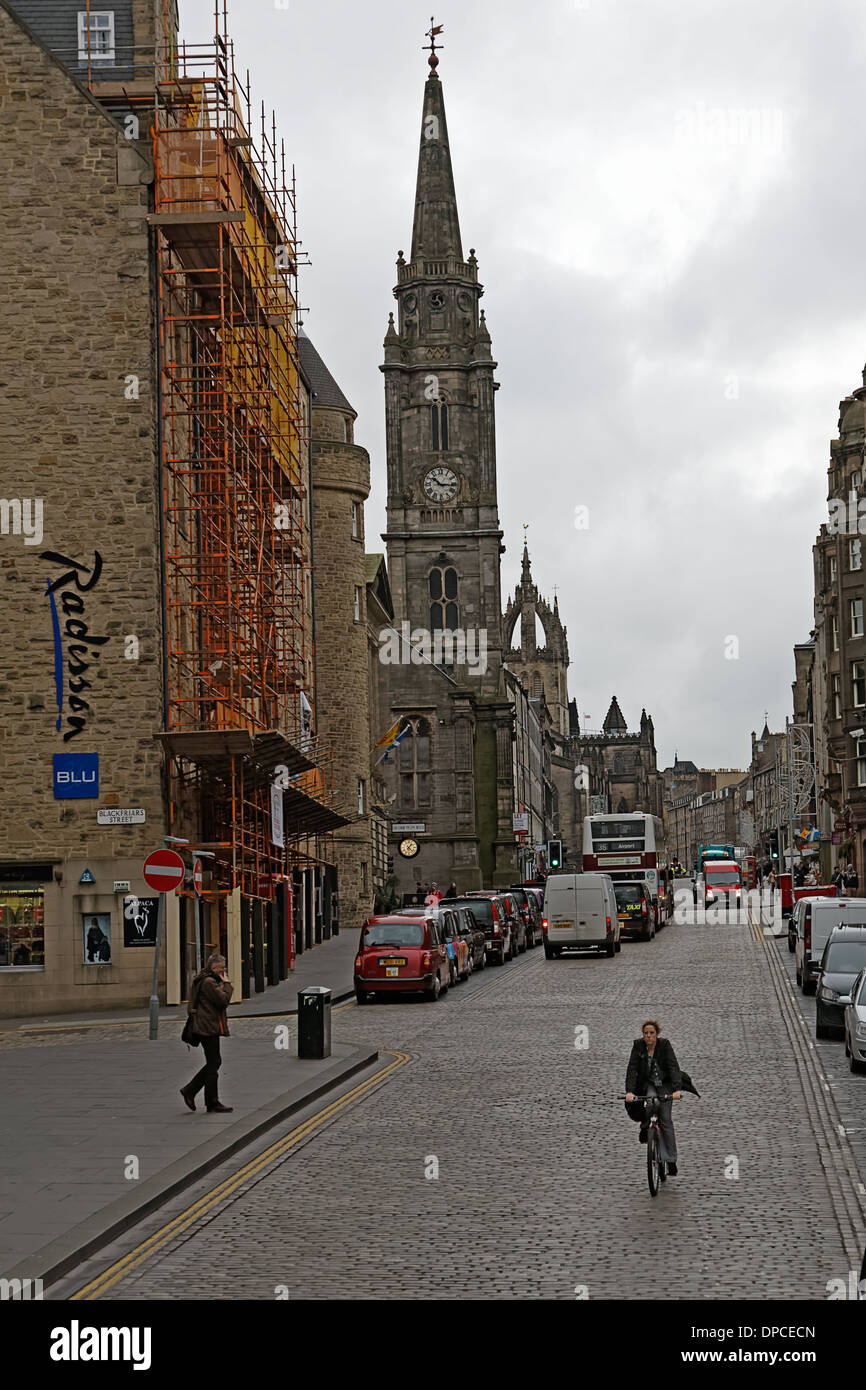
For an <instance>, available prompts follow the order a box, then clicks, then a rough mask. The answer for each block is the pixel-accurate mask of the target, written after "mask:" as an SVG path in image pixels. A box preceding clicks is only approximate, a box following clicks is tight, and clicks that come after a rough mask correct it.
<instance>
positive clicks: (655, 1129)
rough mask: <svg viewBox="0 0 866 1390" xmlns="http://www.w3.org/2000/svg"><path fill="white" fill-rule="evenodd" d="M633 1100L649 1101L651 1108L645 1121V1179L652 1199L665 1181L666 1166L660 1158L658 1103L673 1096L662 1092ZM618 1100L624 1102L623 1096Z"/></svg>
mask: <svg viewBox="0 0 866 1390" xmlns="http://www.w3.org/2000/svg"><path fill="white" fill-rule="evenodd" d="M634 1098H635V1100H642V1101H644V1102H646V1101H649V1102H650V1105H651V1108H650V1110H649V1116H648V1119H647V1135H646V1178H647V1183H648V1184H649V1190H650V1196H651V1197H654V1196H655V1195H656V1193H657V1192H658V1190H659V1184H660V1183H663V1182H666V1181H667V1176H668V1175H667V1165H666V1164H665V1163H664V1162H663V1161H662V1158H661V1139H662V1136H661V1130H660V1128H659V1101H662V1100H673V1094H672V1093H670V1092H663V1093H662V1094H660V1095H655V1096H639V1095H637V1094H635V1097H634ZM620 1100H625V1096H624V1095H622V1096H620ZM644 1114H645V1115H646V1114H647V1106H646V1104H645V1105H644Z"/></svg>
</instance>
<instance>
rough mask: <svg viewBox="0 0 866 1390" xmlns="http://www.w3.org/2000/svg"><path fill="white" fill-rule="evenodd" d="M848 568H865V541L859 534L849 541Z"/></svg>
mask: <svg viewBox="0 0 866 1390" xmlns="http://www.w3.org/2000/svg"><path fill="white" fill-rule="evenodd" d="M848 568H849V569H851V570H860V569H862V568H863V542H862V541H861V540H860V537H859V536H857V537H855V539H854V540H852V541H849V542H848Z"/></svg>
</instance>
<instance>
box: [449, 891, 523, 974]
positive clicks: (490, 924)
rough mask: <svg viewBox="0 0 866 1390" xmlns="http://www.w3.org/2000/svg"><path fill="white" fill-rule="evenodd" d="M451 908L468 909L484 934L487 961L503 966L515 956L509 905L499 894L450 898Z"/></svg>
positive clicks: (477, 894)
mask: <svg viewBox="0 0 866 1390" xmlns="http://www.w3.org/2000/svg"><path fill="white" fill-rule="evenodd" d="M449 902H450V905H451V907H468V908H469V909H470V910H471V912H472V914H473V916H474V918H475V920H476V922H477V923H478V924H479V926H480V927H481V929H482V930H483V932H484V941H485V949H486V952H487V959H488V961H491V962H492V963H493V964H494V965H502V964H503V963H504V962H505V961H507V960H510V959H511V957H512V955H513V945H512V935H511V919H510V917H509V915H508V908H507V904H505V903H503V902H502V900H501V898H500V897H499V895H498V894H497V893H490V894H487V893H473V894H472V895H471V896H470V895H466V896H464V897H462V898H450V899H449Z"/></svg>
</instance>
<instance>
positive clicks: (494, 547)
mask: <svg viewBox="0 0 866 1390" xmlns="http://www.w3.org/2000/svg"><path fill="white" fill-rule="evenodd" d="M435 32H438V31H435V30H434V31H433V37H432V45H433V46H432V49H431V54H430V58H429V63H430V75H429V76H428V78H427V81H426V83H425V87H424V106H423V112H422V117H421V138H420V148H419V153H418V177H417V185H416V191H415V212H414V221H413V227H412V242H411V251H410V255H409V259H408V260H407V259H405V257H404V255H403V252H402V251H400V252H399V253H398V256H397V284H396V286H395V288H394V297H395V299H396V301H397V311H396V316H395V315H394V314H393V313H392V314H391V315H390V319H389V324H388V331H387V333H386V335H385V342H384V348H385V360H384V363H383V364H382V367H381V370H382V372H383V373H384V377H385V426H386V456H387V469H388V504H387V531H386V532H385V533H384V536H383V539H384V540H385V542H386V544H387V553H388V574H389V581H390V585H391V593H392V596H393V600H394V626H395V629H396V631H398V632H400V633H401V634H406V633H411V634H412V645H413V650H412V651H409V650H408V645H407V642H406V640H405V637H404V639H403V641H402V645H401V653H402V655H401V657H400V660H399V662H398V661H397V660H396V657H395V654H394V649H393V647H392V649H391V652H390V656H388V657H387V660H388V663H389V664H388V666H387V669H386V670H384V671H383V672H382V673H381V675H382V676H383V677H384V679H383V681H382V690H383V693H384V695H385V696H386V699H387V703H386V705H385V707H384V708H383V710H382V711H381V713H382V717H383V719H384V720H386V721H389V722H390V723H391V724H392V723H393V722H394V721H395V720H396V719H398V718H399V717H400V716H401V715H405V716H406V718H407V720H408V721H409V723H410V725H411V727H409V728H408V732H407V736H406V740H403V741H401V743H400V745H399V747H398V748H396V749H395V750H394V752H393V753H392V754H391V755H390V758H389V762H391V764H392V775H393V777H394V779H395V780H396V783H397V785H396V787H395V789H394V790H395V792H396V800H395V801H394V803H393V804H392V808H391V809H392V819H393V822H394V823H396V824H397V826H399V825H400V824H409V823H414V824H420V823H422V822H423V823H424V824H425V827H426V829H425V831H424V832H423V833H419V845H420V850H419V853H418V854H417V855H416V856H415V857H414V859H413V860H412V861H411V863H410V862H409V861H408V860H406V861H405V862H403V860H402V857H401V858H398V857H397V856H396V855H395V868H396V871H397V875H398V887H399V888H401V889H405V888H406V887H407V886H408V887H411V886H413V885H412V879H413V878H414V880H415V881H417V880H419V879H420V880H421V881H430V880H435V881H436V882H439V880H440V879H441V878H445V880H446V883H447V882H448V881H450V879H451V878H452V877H454V878H456V881H457V886H458V888H460V889H463V888H468V887H472V886H480V885H481V882H482V880H483V881H484V882H485V883H492V882H493V880H494V878H499V879H500V881H501V879H502V876H503V875H508V874H511V873H513V872H514V868H513V864H512V862H511V858H510V856H512V855H513V850H514V835H513V829H512V825H511V814H512V808H511V799H510V792H508V793H507V794H506V789H505V784H506V780H507V781H508V783H509V785H510V779H511V766H510V759H511V732H510V730H511V726H512V723H513V704H512V702H511V701H510V699H509V698H508V694H507V691H506V688H505V682H504V680H503V673H502V616H501V614H502V608H501V599H500V576H499V557H500V554H501V552H502V550H503V549H504V547H503V546H502V535H503V533H502V531H501V529H500V526H499V513H498V508H497V499H496V444H495V428H494V404H493V398H494V392H495V391H496V389H497V383H496V382H494V380H493V373H494V370H495V368H496V363H495V362H494V360H493V355H492V352H491V342H490V334H489V332H488V330H487V326H486V324H485V321H484V311H483V310H482V309H480V305H479V301H480V299H481V296H482V294H483V286H482V285H481V284H480V283H479V280H478V263H477V260H476V258H475V251H474V249H470V251H469V257H468V260H467V259H464V255H463V246H462V242H461V238H460V223H459V219H458V215H457V197H456V194H455V189H454V177H453V173H452V169H451V153H450V145H449V140H448V126H447V122H446V119H445V103H444V99H443V93H442V83H441V81H440V79H439V77H438V75H437V73H436V68H437V66H438V62H439V59H438V57H437V56H436V51H435ZM425 633H426V634H427V635H428V642H429V645H428V647H427V649H426V651H421V652H420V653H419V651H418V650H415V649H414V648H417V647H418V642H419V638H420V637H421V636H422V634H425ZM437 633H438V634H439V641H440V643H441V646H439V647H437V645H436V639H437ZM449 633H451V634H456V641H455V642H454V645H453V647H452V648H450V650H449V645H450V644H449V639H448V634H449ZM443 635H444V636H443ZM440 651H444V652H445V656H444V659H443V657H442V656H440V655H439V653H440ZM482 652H483V658H482ZM467 653H468V654H469V655H468V656H467ZM381 655H382V658H383V660H385V659H386V653H385V652H384V651H383V652H382V654H381ZM384 727H389V723H387V722H386V723H385V725H384ZM419 760H420V761H419ZM506 761H507V762H508V767H507V768H506V767H505V766H504V764H505V762H506ZM386 766H387V764H386ZM422 812H423V814H422ZM392 838H393V841H394V843H393V845H392V851H393V850H397V851H398V852H399V843H400V834H399V831H398V832H395V835H394V836H393V837H392ZM504 881H505V882H511V881H513V879H510V878H508V877H505V879H504ZM441 886H442V885H441V883H440V887H441Z"/></svg>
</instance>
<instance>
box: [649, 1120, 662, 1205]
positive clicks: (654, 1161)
mask: <svg viewBox="0 0 866 1390" xmlns="http://www.w3.org/2000/svg"><path fill="white" fill-rule="evenodd" d="M660 1169H661V1159H660V1158H659V1136H658V1132H657V1130H656V1129H655V1128H654V1127H652V1126H651V1127H650V1131H649V1134H648V1135H647V1137H646V1180H647V1183H648V1184H649V1190H650V1196H651V1197H654V1196H655V1195H656V1193H657V1192H658V1190H659V1173H660Z"/></svg>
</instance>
